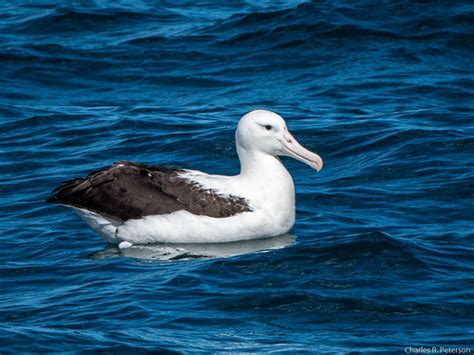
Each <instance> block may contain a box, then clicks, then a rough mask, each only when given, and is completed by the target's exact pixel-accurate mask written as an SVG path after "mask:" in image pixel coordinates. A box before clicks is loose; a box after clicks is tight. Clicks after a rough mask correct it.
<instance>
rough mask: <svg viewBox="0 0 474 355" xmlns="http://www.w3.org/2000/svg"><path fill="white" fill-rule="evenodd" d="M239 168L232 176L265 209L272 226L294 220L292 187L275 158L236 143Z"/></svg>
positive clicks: (287, 173)
mask: <svg viewBox="0 0 474 355" xmlns="http://www.w3.org/2000/svg"><path fill="white" fill-rule="evenodd" d="M237 152H238V154H239V158H240V165H241V168H240V169H241V170H240V174H239V175H237V176H236V178H237V179H238V180H240V182H243V184H242V186H245V187H246V188H245V189H246V191H245V192H244V196H248V197H250V198H251V199H252V200H253V202H255V203H258V204H259V205H260V206H261V207H262V208H264V209H265V210H267V212H268V213H269V215H270V216H271V218H272V219H273V221H274V223H275V224H276V225H282V226H285V228H288V226H291V225H293V223H294V214H295V187H294V184H293V179H292V178H291V175H290V173H289V172H288V170H286V168H285V166H284V165H283V164H282V162H281V161H280V159H278V157H274V156H271V155H268V154H264V153H262V152H258V151H249V150H246V149H244V148H242V147H239V146H237Z"/></svg>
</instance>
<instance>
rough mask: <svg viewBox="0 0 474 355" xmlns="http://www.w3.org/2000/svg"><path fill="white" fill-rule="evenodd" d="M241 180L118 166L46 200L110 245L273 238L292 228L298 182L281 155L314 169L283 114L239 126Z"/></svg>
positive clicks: (317, 163)
mask: <svg viewBox="0 0 474 355" xmlns="http://www.w3.org/2000/svg"><path fill="white" fill-rule="evenodd" d="M236 146H237V152H238V155H239V159H240V164H241V171H240V173H239V174H238V175H234V176H223V175H210V174H206V173H204V172H200V171H196V170H187V169H177V170H171V169H167V168H164V167H161V166H152V165H145V164H140V163H134V162H127V161H124V162H118V163H115V164H113V165H112V166H110V167H106V168H104V169H101V170H98V171H95V172H92V173H91V174H89V175H88V176H87V177H86V178H84V179H74V180H71V181H66V182H65V183H63V184H62V185H61V186H60V187H58V188H57V189H56V190H55V192H54V194H53V195H52V196H51V197H50V198H49V199H48V201H49V202H53V203H59V204H62V205H66V206H68V207H72V208H73V209H74V210H75V211H76V212H77V213H78V214H79V216H80V217H81V218H83V219H84V221H86V223H87V224H88V225H89V226H90V227H91V228H93V229H94V230H95V231H96V232H97V233H99V234H100V235H101V236H102V237H104V239H105V240H107V241H108V242H110V243H115V244H118V243H122V242H126V243H131V244H148V243H157V242H167V243H216V242H231V241H238V240H248V239H257V238H264V237H272V236H276V235H280V234H284V233H286V232H288V231H289V230H290V229H291V228H292V227H293V224H294V222H295V190H294V184H293V179H292V177H291V175H290V173H289V172H288V171H287V170H286V168H285V167H284V165H283V164H282V162H281V161H280V159H279V158H278V156H280V155H285V156H291V157H293V158H295V159H298V160H300V161H302V162H304V163H306V164H308V165H310V166H311V167H313V168H314V169H316V170H318V171H319V170H320V169H321V168H322V164H323V163H322V160H321V158H320V157H319V156H318V155H317V154H315V153H312V152H310V151H309V150H307V149H305V148H304V147H302V146H301V145H300V144H299V143H298V142H297V141H296V140H295V138H294V137H293V136H292V135H291V134H290V133H289V131H288V129H287V127H286V123H285V121H284V120H283V118H282V117H280V116H279V115H277V114H275V113H273V112H270V111H265V110H256V111H252V112H250V113H248V114H246V115H245V116H243V117H242V119H241V120H240V121H239V124H238V127H237V131H236Z"/></svg>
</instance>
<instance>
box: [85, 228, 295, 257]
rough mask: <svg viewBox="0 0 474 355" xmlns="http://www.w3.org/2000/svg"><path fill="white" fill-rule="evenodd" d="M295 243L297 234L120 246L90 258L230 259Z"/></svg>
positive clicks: (107, 249) (110, 247) (96, 253)
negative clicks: (210, 241) (248, 238)
mask: <svg viewBox="0 0 474 355" xmlns="http://www.w3.org/2000/svg"><path fill="white" fill-rule="evenodd" d="M295 240H296V236H295V235H293V234H283V235H280V236H277V237H272V238H265V239H255V240H244V241H238V242H230V243H202V244H172V243H160V244H147V245H133V246H131V247H129V248H125V249H120V248H119V247H118V246H108V247H107V248H105V249H104V250H101V251H98V252H95V253H93V254H91V255H90V256H89V257H90V258H91V259H107V258H115V257H127V258H135V259H143V260H187V259H206V258H227V257H231V256H237V255H242V254H248V253H255V252H265V251H270V250H275V249H281V248H285V247H287V246H289V245H291V244H293V243H294V242H295Z"/></svg>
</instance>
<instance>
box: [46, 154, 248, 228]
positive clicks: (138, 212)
mask: <svg viewBox="0 0 474 355" xmlns="http://www.w3.org/2000/svg"><path fill="white" fill-rule="evenodd" d="M182 172H183V171H182V170H172V169H167V168H164V167H160V166H147V165H145V164H140V163H134V162H119V163H115V164H113V165H112V166H110V167H106V168H104V169H100V170H97V171H94V172H92V173H90V174H89V175H88V176H87V177H86V178H85V179H74V180H70V181H66V182H64V183H63V184H62V185H61V186H59V187H58V188H57V189H55V190H54V192H53V195H52V196H51V197H49V198H48V202H52V203H60V204H65V205H70V206H75V207H79V208H84V209H86V210H89V211H93V212H96V213H99V214H101V215H104V216H106V217H110V218H113V219H117V220H120V221H126V220H128V219H137V218H142V217H144V216H149V215H160V214H167V213H172V212H175V211H179V210H186V211H188V212H191V213H194V214H197V215H206V216H210V217H229V216H232V215H235V214H237V213H241V212H246V211H251V209H250V207H249V205H248V202H247V200H246V199H244V198H242V197H239V196H233V195H225V196H223V195H220V194H218V193H217V192H216V191H214V190H210V189H203V188H202V187H201V186H200V185H198V184H196V183H193V182H192V181H190V180H188V179H184V178H182V177H180V174H181V173H182Z"/></svg>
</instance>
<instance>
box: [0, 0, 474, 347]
mask: <svg viewBox="0 0 474 355" xmlns="http://www.w3.org/2000/svg"><path fill="white" fill-rule="evenodd" d="M0 13H1V14H2V15H1V17H0V73H1V74H0V80H1V85H0V158H1V159H0V231H1V239H0V243H1V247H0V352H2V353H4V352H8V351H10V352H23V351H30V352H52V351H54V352H63V351H67V352H78V351H86V352H87V351H97V352H104V353H117V352H146V351H151V350H161V351H169V352H188V353H194V352H279V351H282V352H295V351H296V352H298V351H299V352H304V351H309V352H329V353H334V352H341V353H347V352H383V353H389V352H393V353H404V352H405V348H406V347H410V346H411V347H412V348H417V347H418V348H419V347H430V348H431V347H433V346H437V347H441V346H447V347H453V348H471V349H473V350H472V351H473V352H474V291H473V290H474V246H473V242H474V158H473V157H474V5H473V3H472V2H470V1H451V2H449V1H445V2H442V1H398V2H390V1H387V2H385V1H382V2H372V1H342V0H336V1H316V2H305V1H242V2H239V1H229V2H219V1H215V2H213V1H203V2H199V3H197V2H194V1H179V2H174V1H158V2H155V1H147V0H141V1H139V0H137V1H125V0H123V1H122V0H121V1H112V0H91V1H89V0H80V1H79V0H78V1H52V0H51V1H43V0H38V1H5V2H2V3H1V4H0ZM257 108H264V109H270V110H273V111H276V112H278V113H279V114H281V115H282V116H283V117H285V118H286V120H287V123H288V126H289V128H290V130H291V131H292V132H293V134H294V135H295V137H297V138H298V139H299V141H300V142H301V143H302V144H303V145H305V146H307V147H308V148H310V149H311V150H314V151H316V152H318V153H319V154H320V155H321V156H322V157H323V159H324V161H325V167H324V169H323V170H322V171H321V172H320V173H316V172H315V171H314V170H311V169H310V168H309V167H307V166H306V165H303V164H301V163H299V162H296V161H292V160H288V159H284V161H285V164H286V165H287V167H288V168H289V170H290V171H291V173H292V175H293V178H294V180H295V185H296V193H297V196H296V198H297V221H296V224H295V227H294V229H293V231H292V232H291V234H289V235H286V236H282V237H280V238H277V239H276V240H275V239H273V240H267V241H258V242H254V243H236V244H232V245H226V246H219V245H209V246H202V245H201V246H183V247H182V248H176V247H174V246H154V247H150V248H135V249H130V250H128V251H120V250H118V249H116V248H114V247H112V246H110V245H107V244H106V243H105V242H104V241H103V240H102V239H101V238H100V237H98V236H97V235H95V234H94V233H93V232H92V231H91V230H90V229H89V228H87V227H86V226H85V224H84V223H83V222H82V221H80V220H79V218H78V217H77V216H75V215H74V214H73V213H71V212H70V211H68V210H67V209H65V208H61V207H59V206H55V205H50V204H47V203H45V199H46V197H47V196H48V195H49V193H50V191H51V190H52V189H53V188H54V187H56V186H57V185H58V184H59V183H60V182H61V181H63V180H66V179H70V178H73V177H78V176H82V175H84V174H86V173H87V172H88V171H90V170H92V169H96V168H99V167H102V166H105V165H107V164H110V163H112V162H114V161H118V160H133V161H140V162H145V163H154V164H162V165H169V166H180V167H185V168H194V169H200V170H204V171H207V172H211V173H221V174H234V173H237V172H238V169H239V163H238V159H237V155H236V152H235V148H234V136H233V135H234V129H235V126H236V123H237V121H238V119H239V118H240V117H241V116H242V115H243V114H245V113H246V112H248V111H250V110H252V109H257ZM408 350H409V349H408Z"/></svg>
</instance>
